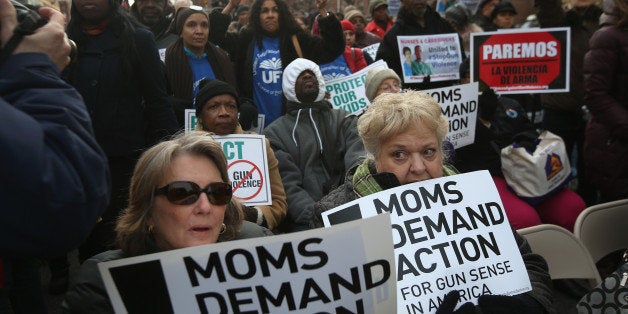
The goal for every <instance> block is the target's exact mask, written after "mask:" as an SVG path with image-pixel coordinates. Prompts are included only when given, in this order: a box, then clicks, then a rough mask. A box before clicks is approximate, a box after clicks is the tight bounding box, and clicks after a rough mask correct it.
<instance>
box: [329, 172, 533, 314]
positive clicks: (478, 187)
mask: <svg viewBox="0 0 628 314" xmlns="http://www.w3.org/2000/svg"><path fill="white" fill-rule="evenodd" d="M383 213H390V215H391V222H392V225H391V226H392V234H393V242H394V246H395V261H396V263H395V265H396V267H397V268H396V269H395V274H394V275H395V277H396V279H397V309H398V312H399V313H434V312H435V311H436V309H438V306H439V305H440V303H441V301H442V299H443V297H444V296H445V294H447V293H448V292H450V291H451V290H454V289H456V290H459V291H460V295H461V299H462V300H461V301H462V302H461V303H464V302H467V301H470V302H477V298H478V297H479V296H481V295H483V294H504V295H515V294H519V293H523V292H526V291H529V290H530V289H531V286H530V279H529V278H528V272H527V271H526V268H525V265H524V263H523V259H522V258H521V254H520V253H519V249H518V246H517V243H516V241H515V238H514V235H513V231H512V229H511V227H510V224H509V223H508V219H507V218H506V213H505V212H504V206H503V205H502V203H501V199H500V197H499V194H498V193H497V189H496V188H495V184H494V183H493V180H492V179H491V176H490V174H489V172H488V171H486V170H484V171H476V172H471V173H466V174H460V175H455V176H448V177H442V178H438V179H432V180H427V181H422V182H417V183H412V184H406V185H402V186H399V187H396V188H393V189H389V190H385V191H382V192H379V193H376V194H371V195H368V196H365V197H362V198H360V199H357V200H355V201H353V202H350V203H347V204H345V205H342V206H339V207H337V208H334V209H332V210H329V211H326V212H324V213H323V222H324V223H325V225H326V226H330V225H335V224H336V223H341V222H345V221H350V220H354V219H360V218H362V217H372V216H376V215H379V214H383Z"/></svg>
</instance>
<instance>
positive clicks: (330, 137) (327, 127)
mask: <svg viewBox="0 0 628 314" xmlns="http://www.w3.org/2000/svg"><path fill="white" fill-rule="evenodd" d="M282 89H283V93H284V95H285V97H286V99H287V100H288V102H287V104H286V108H287V111H286V114H285V115H284V116H282V117H280V118H279V119H277V120H275V121H274V122H273V123H271V124H270V125H269V126H268V127H267V128H266V129H265V130H264V134H265V135H266V137H267V138H268V139H269V140H270V145H271V147H272V148H273V149H274V150H275V156H276V157H277V159H278V160H279V172H280V174H281V179H282V181H283V184H284V189H285V191H286V197H287V201H288V215H287V217H286V220H285V221H284V223H283V226H281V229H282V230H283V231H285V232H295V231H301V230H306V229H308V228H309V222H310V219H311V216H312V214H313V208H314V204H315V203H316V202H317V201H318V200H320V199H321V198H322V197H323V196H324V195H326V194H327V193H328V192H329V191H331V190H333V189H334V188H336V187H337V186H339V185H340V184H342V183H343V182H344V179H345V174H346V172H347V171H348V170H349V169H351V168H352V167H353V166H355V165H358V164H359V163H360V162H361V160H362V158H363V157H364V156H365V154H366V152H365V151H364V146H363V144H362V140H361V139H360V137H359V135H358V130H357V127H356V122H357V117H356V116H354V115H350V114H349V112H347V111H345V110H341V109H333V108H332V105H331V103H329V102H328V101H327V100H325V99H324V98H325V81H324V80H323V75H322V74H321V71H320V69H319V68H318V65H317V64H316V63H314V62H312V61H310V60H307V59H302V58H298V59H296V60H294V61H292V62H291V63H290V64H289V65H288V66H287V67H286V69H285V70H284V72H283V81H282Z"/></svg>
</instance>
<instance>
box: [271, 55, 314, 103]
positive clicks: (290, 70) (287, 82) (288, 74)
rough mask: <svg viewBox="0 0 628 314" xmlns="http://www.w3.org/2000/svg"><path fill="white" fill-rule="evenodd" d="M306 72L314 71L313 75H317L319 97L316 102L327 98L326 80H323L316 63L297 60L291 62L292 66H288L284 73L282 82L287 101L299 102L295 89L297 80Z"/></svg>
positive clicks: (301, 59)
mask: <svg viewBox="0 0 628 314" xmlns="http://www.w3.org/2000/svg"><path fill="white" fill-rule="evenodd" d="M305 70H310V71H312V73H314V75H316V79H317V80H318V96H316V100H315V101H321V100H323V98H324V97H325V79H324V78H323V74H322V73H321V69H320V68H319V67H318V65H317V64H316V63H314V62H312V61H310V60H308V59H303V58H297V59H295V60H294V61H292V62H290V64H288V66H287V67H286V69H285V70H284V71H283V78H282V82H281V87H282V89H283V94H284V95H285V96H286V99H288V100H290V101H295V102H299V100H298V99H297V94H296V91H295V89H294V88H295V84H296V82H297V78H298V77H299V75H301V73H303V71H305Z"/></svg>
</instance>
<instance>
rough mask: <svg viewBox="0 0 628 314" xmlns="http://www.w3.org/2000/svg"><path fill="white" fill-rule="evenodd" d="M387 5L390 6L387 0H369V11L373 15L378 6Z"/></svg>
mask: <svg viewBox="0 0 628 314" xmlns="http://www.w3.org/2000/svg"><path fill="white" fill-rule="evenodd" d="M383 5H385V6H386V7H388V3H386V0H371V1H369V12H370V13H371V16H373V11H375V10H376V9H377V8H379V7H381V6H383Z"/></svg>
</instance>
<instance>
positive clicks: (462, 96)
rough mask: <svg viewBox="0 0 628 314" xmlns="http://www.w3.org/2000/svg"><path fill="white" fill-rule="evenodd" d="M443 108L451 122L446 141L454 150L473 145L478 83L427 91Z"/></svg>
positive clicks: (444, 113)
mask: <svg viewBox="0 0 628 314" xmlns="http://www.w3.org/2000/svg"><path fill="white" fill-rule="evenodd" d="M424 92H426V93H428V94H429V95H430V96H432V98H434V100H436V101H437V102H438V104H439V105H440V107H441V111H442V112H443V115H445V116H446V117H447V120H449V131H448V132H447V135H446V136H445V139H446V140H447V141H449V142H450V143H451V144H453V145H454V148H460V147H463V146H467V145H471V144H473V142H474V141H475V124H476V122H477V115H478V83H477V82H474V83H470V84H463V85H455V86H452V87H444V88H437V89H430V90H425V91H424Z"/></svg>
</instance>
